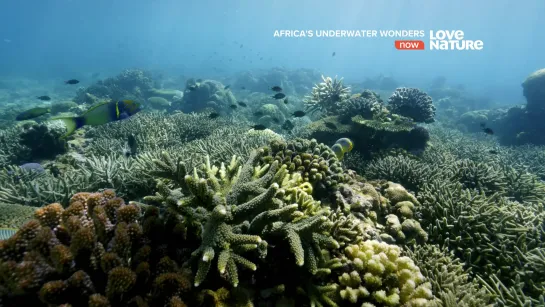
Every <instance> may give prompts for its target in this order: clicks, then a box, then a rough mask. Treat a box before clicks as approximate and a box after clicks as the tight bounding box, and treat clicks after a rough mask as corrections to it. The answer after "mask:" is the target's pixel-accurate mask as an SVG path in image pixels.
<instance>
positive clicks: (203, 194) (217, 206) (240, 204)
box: [145, 150, 338, 286]
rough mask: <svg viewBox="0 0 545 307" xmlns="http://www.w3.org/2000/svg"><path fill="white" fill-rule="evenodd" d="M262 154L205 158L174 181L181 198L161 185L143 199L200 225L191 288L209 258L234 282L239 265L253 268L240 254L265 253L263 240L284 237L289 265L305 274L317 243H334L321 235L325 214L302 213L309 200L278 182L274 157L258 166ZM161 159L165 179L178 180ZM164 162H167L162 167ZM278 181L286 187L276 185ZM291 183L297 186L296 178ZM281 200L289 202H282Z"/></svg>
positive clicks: (282, 170)
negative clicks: (220, 160)
mask: <svg viewBox="0 0 545 307" xmlns="http://www.w3.org/2000/svg"><path fill="white" fill-rule="evenodd" d="M264 154H265V152H264V151H263V150H260V151H255V152H254V153H253V154H252V155H251V156H250V158H249V159H248V161H246V163H245V164H244V165H243V166H241V165H240V161H239V160H238V159H236V158H233V159H232V160H231V163H229V164H228V165H224V164H222V165H221V166H220V167H217V166H213V165H211V164H210V162H209V160H207V162H206V163H205V164H204V165H203V167H202V168H201V172H198V171H197V169H195V170H194V172H193V174H192V175H185V177H184V179H183V181H179V180H176V182H175V183H177V184H179V185H180V186H181V189H182V190H183V191H184V194H183V195H184V196H182V197H180V196H181V194H176V192H175V191H172V190H170V191H169V189H168V188H167V189H166V190H165V189H164V188H163V190H164V192H163V194H161V193H159V194H158V195H156V196H153V197H146V198H145V199H146V200H148V201H152V202H158V201H161V202H162V203H163V204H165V205H167V206H170V207H172V208H173V209H174V210H176V211H178V212H180V213H181V214H182V216H185V217H186V218H187V219H189V220H192V221H194V222H197V223H199V224H201V225H202V234H201V243H200V246H199V247H198V248H197V249H196V250H195V251H194V252H193V253H192V256H193V258H194V259H195V260H196V261H197V263H198V269H197V273H196V276H195V285H196V286H198V285H200V284H201V283H203V282H204V281H205V278H206V276H207V275H208V274H209V271H210V269H211V267H212V261H214V262H215V263H216V267H217V273H219V275H220V276H223V277H224V278H226V279H227V280H228V281H229V282H230V283H231V284H232V285H234V286H236V285H238V283H239V280H238V275H239V273H238V271H239V270H238V268H239V267H244V268H247V269H250V270H255V269H256V265H255V261H251V260H249V259H247V258H246V257H245V256H244V254H247V253H248V252H251V251H252V250H255V251H257V250H261V249H262V248H265V251H266V247H267V245H268V243H267V242H265V241H264V240H263V238H273V239H274V238H282V240H286V241H285V242H288V245H289V249H290V250H291V252H292V254H293V256H294V262H295V264H296V265H297V266H303V265H305V266H306V267H307V268H308V269H309V270H310V271H311V272H315V271H316V270H317V268H316V263H317V260H316V255H315V253H316V251H318V252H319V248H320V246H323V245H324V244H325V245H326V246H327V245H332V246H337V245H338V243H337V242H336V241H335V240H333V239H332V238H331V237H329V236H327V230H328V229H329V228H330V227H331V225H330V222H329V221H328V220H327V218H326V217H325V216H323V215H322V214H321V213H320V212H319V211H318V212H315V213H316V214H315V215H313V216H309V217H305V216H304V215H303V214H304V213H303V212H305V210H306V209H307V208H308V206H309V203H308V201H310V202H311V203H312V202H313V200H312V199H311V197H307V198H304V197H301V195H300V189H299V188H294V187H293V186H292V185H293V182H294V181H290V180H287V181H284V179H285V177H286V176H287V174H288V170H287V168H286V166H280V165H279V163H278V162H277V161H274V162H272V163H271V164H265V165H263V166H259V161H260V160H261V158H262V157H263V156H264ZM165 159H166V160H163V161H161V160H157V161H156V163H157V164H158V166H161V167H162V168H163V169H165V170H168V169H170V170H171V172H170V175H167V174H165V175H167V176H165V178H168V179H173V178H178V179H179V178H180V176H179V175H176V173H179V171H177V169H179V168H178V167H176V169H175V168H174V166H175V164H174V163H172V162H169V161H168V157H166V156H165ZM167 165H171V166H170V167H165V166H167ZM172 171H175V173H174V172H172ZM183 172H184V171H182V173H183ZM199 173H200V174H199ZM283 182H284V185H283V186H285V187H286V188H288V189H286V190H284V189H281V188H280V184H282V183H283ZM295 182H296V183H298V184H303V182H302V181H300V180H296V181H295ZM176 195H178V197H179V199H176ZM284 199H291V200H295V202H293V204H291V205H288V204H285V203H284V202H283V200H284ZM297 200H299V201H297ZM307 200H308V201H307ZM306 212H309V211H306ZM301 217H303V218H301ZM246 223H248V224H247V225H246V226H243V225H245V224H246ZM244 228H247V232H244V233H241V231H240V229H244ZM273 242H274V241H273Z"/></svg>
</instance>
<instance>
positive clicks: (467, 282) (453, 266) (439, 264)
mask: <svg viewBox="0 0 545 307" xmlns="http://www.w3.org/2000/svg"><path fill="white" fill-rule="evenodd" d="M407 255H409V257H410V258H411V259H413V260H414V262H415V263H416V264H417V265H418V267H419V268H420V271H421V272H422V274H423V275H424V276H425V277H427V278H428V280H430V282H431V286H432V290H433V293H434V294H435V295H436V296H437V297H438V298H439V299H440V301H441V303H442V306H444V307H456V306H460V307H480V306H488V304H489V302H491V301H492V295H490V294H489V293H488V292H487V291H486V289H485V288H484V287H483V286H482V285H481V284H479V283H478V282H477V281H476V280H472V278H471V276H470V272H469V271H467V270H466V269H465V268H464V263H463V262H461V261H460V259H458V258H456V257H455V256H454V255H452V253H450V252H448V250H447V249H446V248H439V247H438V246H437V245H415V246H413V249H412V250H411V249H409V250H407Z"/></svg>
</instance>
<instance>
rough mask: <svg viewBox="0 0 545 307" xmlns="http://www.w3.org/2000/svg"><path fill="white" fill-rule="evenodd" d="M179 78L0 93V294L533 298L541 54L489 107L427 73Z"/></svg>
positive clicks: (199, 300)
mask: <svg viewBox="0 0 545 307" xmlns="http://www.w3.org/2000/svg"><path fill="white" fill-rule="evenodd" d="M436 34H437V37H438V38H440V37H439V36H440V35H453V36H452V37H453V38H456V39H460V38H459V37H460V35H462V36H463V33H462V34H460V33H436ZM445 37H446V36H445ZM462 38H463V37H462ZM184 82H185V88H183V89H181V90H178V89H177V88H176V86H175V85H174V84H179V83H177V82H171V83H169V81H168V80H167V79H161V78H160V77H157V76H154V75H152V74H151V73H148V72H145V71H141V70H127V71H124V72H122V73H121V74H119V75H117V76H115V77H112V78H107V79H104V80H102V81H98V82H96V83H94V84H91V85H90V86H88V87H82V88H80V89H78V90H77V92H76V95H75V97H74V98H73V99H69V98H67V99H65V100H63V101H53V102H52V103H51V106H50V107H48V108H47V112H37V111H36V112H37V113H36V112H30V113H29V112H27V113H24V114H25V116H24V118H25V119H24V120H23V119H22V118H23V117H19V118H20V119H21V120H19V121H18V122H16V121H14V119H15V118H16V117H17V116H18V114H21V113H22V112H25V111H28V109H31V108H34V107H36V108H43V106H42V105H40V104H41V103H43V102H41V101H40V100H39V99H36V98H35V97H36V96H38V95H39V94H36V95H33V96H32V101H33V103H34V105H30V106H28V105H27V106H25V107H27V108H26V109H21V108H19V107H16V108H14V107H10V108H8V107H4V106H3V105H0V112H1V113H0V114H1V115H0V119H1V120H2V121H1V122H0V125H2V129H1V130H0V164H1V166H2V167H1V168H2V170H0V237H1V239H2V240H0V305H2V306H90V307H98V306H171V307H174V306H177V307H178V306H329V307H336V306H365V307H372V306H468V307H469V306H543V305H544V304H545V302H544V298H543V296H544V293H545V290H544V289H545V273H544V269H545V266H544V265H543V264H544V263H545V241H544V239H543V238H544V237H545V236H544V235H545V233H544V228H543V221H544V220H545V211H543V205H544V204H545V183H544V180H545V154H544V152H545V151H544V150H543V147H542V146H543V145H545V139H544V137H543V134H542V133H541V132H540V131H543V128H545V126H543V125H544V124H543V123H544V122H543V121H542V120H537V119H538V118H543V116H544V115H545V105H544V103H543V101H545V100H544V99H543V97H544V96H545V92H544V91H543V89H544V88H545V70H538V71H536V72H534V73H533V74H531V75H530V76H529V77H528V78H527V79H526V81H524V83H523V93H524V95H525V97H526V100H527V103H526V105H521V106H515V107H512V108H502V109H499V108H495V107H494V104H493V102H490V101H487V100H482V99H481V100H480V98H475V97H472V96H471V95H470V94H468V93H467V92H466V91H465V90H464V89H463V87H459V86H451V85H449V84H448V82H447V80H446V79H445V78H437V79H436V80H434V81H433V82H432V83H431V86H430V87H429V88H427V89H420V88H410V87H399V86H398V85H397V81H396V80H395V79H394V78H392V77H385V76H379V77H377V78H374V79H367V80H365V81H363V82H362V83H351V84H349V85H348V84H346V83H345V81H344V80H343V79H342V78H337V77H335V78H331V77H325V76H322V75H321V74H320V73H318V72H316V71H314V70H303V69H302V70H295V71H291V70H285V69H280V68H276V69H273V70H270V71H265V72H260V73H254V72H244V73H240V74H238V75H236V76H235V77H233V78H232V79H231V81H230V84H224V83H222V82H220V81H217V80H209V79H199V78H189V79H184ZM316 82H318V83H317V84H315V83H316ZM182 84H183V83H182ZM280 97H281V98H280ZM125 100H127V101H136V102H138V103H139V104H141V105H142V111H141V112H139V113H138V114H134V115H133V116H131V117H130V118H126V119H123V120H121V119H120V118H118V117H115V116H114V115H116V113H115V112H114V113H108V112H110V111H116V110H118V109H116V107H117V108H118V107H119V103H116V102H118V101H125ZM103 101H109V104H108V106H109V107H108V108H104V109H103V110H104V112H103V113H104V114H105V115H107V116H110V117H108V118H113V119H116V120H112V121H110V120H106V119H105V118H99V119H96V118H91V117H89V116H90V115H89V114H91V113H86V112H88V110H89V109H90V108H91V107H92V106H96V104H97V103H100V102H103ZM102 106H104V105H102ZM40 110H41V109H40ZM91 110H93V109H91ZM94 110H96V107H95V109H94ZM86 114H87V115H86ZM93 114H95V115H96V116H101V115H102V113H100V112H95V113H93ZM95 115H93V116H95ZM59 116H61V117H70V118H72V119H73V121H78V118H81V117H85V116H87V117H85V118H86V120H88V123H90V125H86V126H83V127H81V129H78V130H77V131H75V132H74V133H73V134H71V135H69V136H67V137H65V138H63V137H62V136H63V135H64V134H65V132H66V127H65V126H64V125H63V124H62V122H59V121H56V120H54V119H55V118H56V117H59ZM29 117H31V118H30V119H28V118H29ZM117 119H120V120H117ZM100 120H102V121H100ZM97 122H98V123H100V125H98V124H97V125H94V124H95V123H97ZM487 129H488V130H487ZM504 145H511V147H507V146H504ZM517 145H524V146H517Z"/></svg>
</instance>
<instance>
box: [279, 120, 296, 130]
mask: <svg viewBox="0 0 545 307" xmlns="http://www.w3.org/2000/svg"><path fill="white" fill-rule="evenodd" d="M294 127H295V125H294V124H293V123H292V122H291V121H289V120H286V121H285V122H284V124H283V125H282V129H284V130H291V129H293V128H294Z"/></svg>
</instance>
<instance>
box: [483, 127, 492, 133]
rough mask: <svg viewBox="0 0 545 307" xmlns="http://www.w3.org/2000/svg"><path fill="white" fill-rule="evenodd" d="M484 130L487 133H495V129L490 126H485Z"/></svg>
mask: <svg viewBox="0 0 545 307" xmlns="http://www.w3.org/2000/svg"><path fill="white" fill-rule="evenodd" d="M483 132H484V133H486V134H494V130H492V129H490V128H484V129H483Z"/></svg>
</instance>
